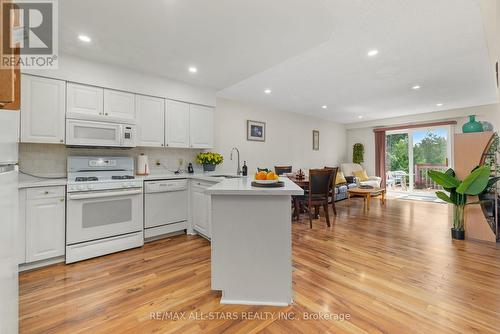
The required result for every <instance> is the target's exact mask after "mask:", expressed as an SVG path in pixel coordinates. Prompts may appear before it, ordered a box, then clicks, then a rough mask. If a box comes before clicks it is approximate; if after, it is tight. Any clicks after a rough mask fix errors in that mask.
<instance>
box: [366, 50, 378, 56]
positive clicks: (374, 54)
mask: <svg viewBox="0 0 500 334" xmlns="http://www.w3.org/2000/svg"><path fill="white" fill-rule="evenodd" d="M376 55H378V50H370V51H368V56H369V57H375V56H376Z"/></svg>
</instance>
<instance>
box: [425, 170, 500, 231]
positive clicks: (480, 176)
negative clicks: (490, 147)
mask: <svg viewBox="0 0 500 334" xmlns="http://www.w3.org/2000/svg"><path fill="white" fill-rule="evenodd" d="M428 175H429V177H430V178H431V179H432V180H434V182H436V183H437V184H439V185H440V186H442V187H443V189H444V190H445V191H446V192H447V193H448V194H446V193H444V192H443V191H438V192H436V196H437V197H438V198H440V199H442V200H443V201H445V202H447V203H449V204H452V205H453V206H454V210H453V229H455V230H458V231H463V230H464V219H465V217H464V211H465V207H466V206H467V205H470V204H479V203H480V202H477V201H476V202H468V200H467V196H477V195H479V194H481V193H482V192H483V191H484V190H485V189H487V188H488V187H489V186H490V187H491V186H492V184H491V183H492V182H493V183H494V182H496V181H498V179H495V180H493V179H492V180H490V167H489V166H485V165H483V166H479V167H476V168H475V169H474V170H473V171H472V172H471V173H470V174H469V175H467V176H466V177H465V178H464V180H463V181H460V180H459V179H458V178H457V177H456V175H455V171H454V170H453V169H451V168H450V169H448V170H447V171H446V172H440V171H436V170H430V171H429V172H428Z"/></svg>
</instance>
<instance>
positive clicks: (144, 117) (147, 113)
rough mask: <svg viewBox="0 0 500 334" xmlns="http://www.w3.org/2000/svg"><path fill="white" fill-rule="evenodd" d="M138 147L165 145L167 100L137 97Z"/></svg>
mask: <svg viewBox="0 0 500 334" xmlns="http://www.w3.org/2000/svg"><path fill="white" fill-rule="evenodd" d="M135 103H136V112H137V132H138V138H139V141H138V143H137V146H152V147H161V146H164V145H165V100H164V99H160V98H156V97H150V96H143V95H136V97H135Z"/></svg>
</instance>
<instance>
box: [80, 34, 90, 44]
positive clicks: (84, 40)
mask: <svg viewBox="0 0 500 334" xmlns="http://www.w3.org/2000/svg"><path fill="white" fill-rule="evenodd" d="M78 39H79V40H80V41H82V42H85V43H90V42H92V39H91V38H90V37H89V36H87V35H78Z"/></svg>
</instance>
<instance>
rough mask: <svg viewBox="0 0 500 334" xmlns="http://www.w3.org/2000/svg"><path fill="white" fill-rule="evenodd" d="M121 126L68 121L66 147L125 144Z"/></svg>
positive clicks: (116, 145) (117, 145)
mask: <svg viewBox="0 0 500 334" xmlns="http://www.w3.org/2000/svg"><path fill="white" fill-rule="evenodd" d="M122 138H123V127H122V125H121V124H114V123H102V122H89V121H79V120H74V119H68V120H66V145H69V146H111V147H119V146H122V144H123V139H122Z"/></svg>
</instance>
